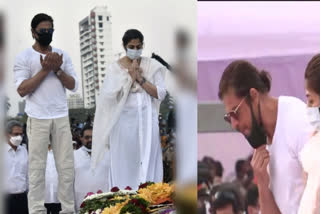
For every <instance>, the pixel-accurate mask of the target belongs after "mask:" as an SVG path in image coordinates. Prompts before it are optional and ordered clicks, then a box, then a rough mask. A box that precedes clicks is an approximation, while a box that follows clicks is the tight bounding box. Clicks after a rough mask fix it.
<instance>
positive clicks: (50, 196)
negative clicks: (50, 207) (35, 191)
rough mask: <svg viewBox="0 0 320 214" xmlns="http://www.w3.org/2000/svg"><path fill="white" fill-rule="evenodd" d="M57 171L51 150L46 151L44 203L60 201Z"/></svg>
mask: <svg viewBox="0 0 320 214" xmlns="http://www.w3.org/2000/svg"><path fill="white" fill-rule="evenodd" d="M57 192H58V173H57V169H56V164H55V162H54V156H53V152H52V150H50V151H49V152H48V158H47V168H46V198H45V203H47V204H51V203H56V204H58V203H60V202H59V200H58V195H57Z"/></svg>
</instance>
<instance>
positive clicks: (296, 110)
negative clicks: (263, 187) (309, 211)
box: [267, 96, 312, 214]
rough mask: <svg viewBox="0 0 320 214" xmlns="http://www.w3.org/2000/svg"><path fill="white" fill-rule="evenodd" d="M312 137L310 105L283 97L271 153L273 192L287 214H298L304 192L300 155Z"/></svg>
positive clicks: (292, 98)
mask: <svg viewBox="0 0 320 214" xmlns="http://www.w3.org/2000/svg"><path fill="white" fill-rule="evenodd" d="M311 133H312V127H311V125H310V124H309V122H308V120H307V113H306V104H305V103H304V102H302V101H301V100H299V99H298V98H295V97H287V96H281V97H279V103H278V115H277V123H276V128H275V133H274V136H273V141H272V144H271V145H270V146H267V149H268V150H269V152H270V163H269V174H270V189H271V191H272V193H273V196H274V198H275V201H276V203H277V205H278V207H279V209H280V211H281V213H284V214H296V213H297V212H298V207H299V204H300V200H301V197H302V193H303V191H304V181H303V169H302V164H301V157H300V152H301V150H302V148H303V146H304V144H305V143H307V141H308V139H309V137H310V135H311Z"/></svg>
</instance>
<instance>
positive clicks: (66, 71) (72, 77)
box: [14, 13, 78, 214]
mask: <svg viewBox="0 0 320 214" xmlns="http://www.w3.org/2000/svg"><path fill="white" fill-rule="evenodd" d="M53 31H54V29H53V19H52V18H51V17H50V16H48V15H46V14H43V13H40V14H37V15H36V16H34V18H33V19H32V21H31V32H32V37H33V38H34V39H35V43H34V45H33V46H32V47H30V48H27V49H26V50H24V51H23V52H22V53H20V54H19V55H18V56H17V57H16V61H15V64H14V77H15V84H16V87H17V91H18V93H19V95H20V96H21V97H26V108H25V112H26V113H27V115H28V121H27V134H28V139H29V179H30V180H29V181H30V184H29V193H28V205H29V213H30V214H42V213H46V209H45V207H44V199H45V170H46V160H47V153H48V144H49V141H51V145H52V150H53V153H54V157H55V164H56V167H57V171H58V180H59V182H58V183H59V184H58V199H59V201H60V202H61V206H62V211H61V212H60V213H74V195H73V182H74V159H73V148H72V144H71V141H72V138H71V132H70V125H69V117H68V105H67V96H66V89H68V90H71V91H76V90H77V87H78V81H77V77H76V74H75V71H74V68H73V65H72V62H71V59H70V57H69V56H68V54H67V53H66V52H64V51H62V50H60V49H56V48H54V47H52V46H50V43H51V41H52V34H53Z"/></svg>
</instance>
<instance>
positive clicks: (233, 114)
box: [224, 97, 246, 123]
mask: <svg viewBox="0 0 320 214" xmlns="http://www.w3.org/2000/svg"><path fill="white" fill-rule="evenodd" d="M245 99H246V97H244V98H243V99H242V100H241V102H240V103H239V104H238V105H237V107H236V108H235V109H234V110H232V111H230V112H228V113H226V114H225V115H224V120H225V121H226V122H228V123H231V118H233V119H235V120H238V110H239V108H240V106H241V104H242V103H243V101H244V100H245Z"/></svg>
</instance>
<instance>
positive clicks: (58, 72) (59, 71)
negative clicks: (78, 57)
mask: <svg viewBox="0 0 320 214" xmlns="http://www.w3.org/2000/svg"><path fill="white" fill-rule="evenodd" d="M55 73H56V75H57V76H58V77H59V76H60V75H61V73H62V70H61V69H59V70H58V71H56V72H55Z"/></svg>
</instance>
